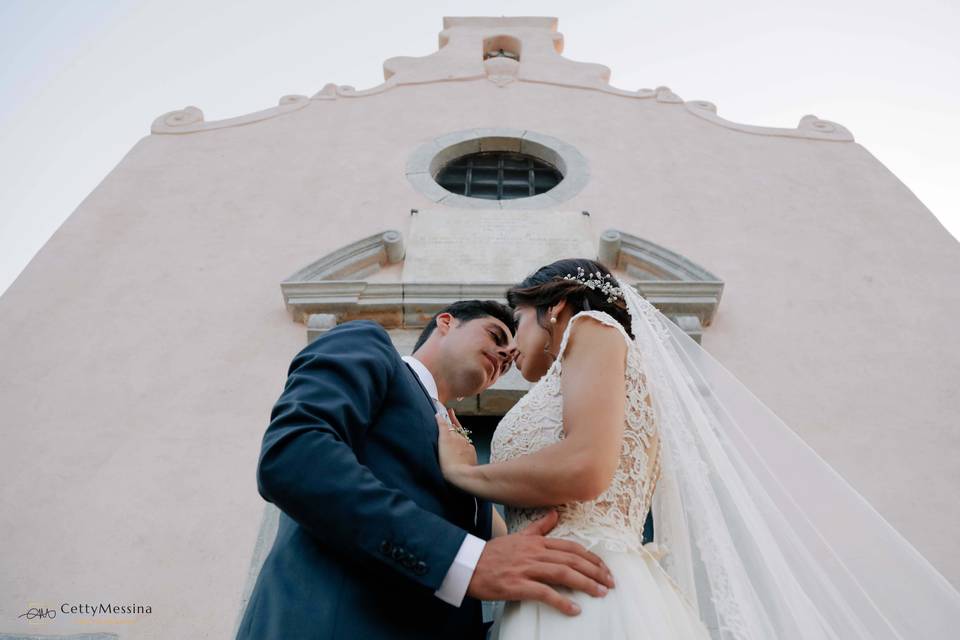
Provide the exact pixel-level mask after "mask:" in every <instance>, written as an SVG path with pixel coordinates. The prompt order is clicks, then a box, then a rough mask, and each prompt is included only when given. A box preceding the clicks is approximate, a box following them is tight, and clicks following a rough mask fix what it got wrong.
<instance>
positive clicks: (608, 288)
mask: <svg viewBox="0 0 960 640" xmlns="http://www.w3.org/2000/svg"><path fill="white" fill-rule="evenodd" d="M587 275H588V274H587V272H586V271H584V270H583V267H577V275H575V276H574V275H570V274H567V275H565V276H563V279H564V280H576V281H578V282H580V283H581V284H583V285H584V286H586V287H589V288H591V289H594V290H598V289H599V290H600V291H601V292H602V293H605V294H606V295H607V302H613V301H614V300H616V299H617V298H620V299H623V291H621V290H620V287H617V286H615V285H614V284H613V283H614V282H616V280H614V279H613V276H611V275H610V274H609V273H600V272H599V271H597V272H596V273H591V274H589V276H590V277H589V278H588V277H587Z"/></svg>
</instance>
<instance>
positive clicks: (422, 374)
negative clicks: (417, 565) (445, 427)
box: [403, 356, 486, 607]
mask: <svg viewBox="0 0 960 640" xmlns="http://www.w3.org/2000/svg"><path fill="white" fill-rule="evenodd" d="M403 361H404V362H406V363H407V364H408V365H410V368H411V369H413V372H414V373H416V374H417V377H418V378H420V382H421V384H423V388H424V389H426V390H427V394H429V395H430V399H431V400H433V405H434V407H435V408H436V409H437V412H438V413H440V414H441V415H443V416H444V417H446V415H447V410H446V408H445V407H444V406H443V405H442V404H441V403H440V400H438V399H437V382H436V380H434V379H433V374H432V373H430V370H429V369H427V367H426V366H424V364H423V363H422V362H420V361H419V360H417V359H416V358H414V357H413V356H403ZM474 509H476V503H474ZM476 518H477V514H476V512H474V522H476ZM484 545H486V542H485V541H484V540H483V539H481V538H478V537H477V536H475V535H471V534H469V533H468V534H467V537H466V538H464V539H463V543H462V544H461V545H460V550H459V551H457V556H456V557H455V558H454V559H453V564H452V565H450V568H449V569H448V570H447V575H446V576H444V578H443V582H442V583H440V588H439V589H437V590H436V591H434V592H433V595H435V596H437V597H438V598H440V599H441V600H443V601H444V602H446V603H448V604H452V605H453V606H455V607H459V606H460V605H461V604H462V603H463V597H464V596H465V595H466V594H467V587H469V586H470V579H471V578H473V571H474V569H476V568H477V562H478V561H479V560H480V554H481V553H483V547H484Z"/></svg>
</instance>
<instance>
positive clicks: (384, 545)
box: [380, 540, 393, 556]
mask: <svg viewBox="0 0 960 640" xmlns="http://www.w3.org/2000/svg"><path fill="white" fill-rule="evenodd" d="M391 551H393V545H392V544H390V543H389V542H387V541H386V540H384V541H383V542H381V543H380V553H382V554H383V555H385V556H388V555H390V552H391Z"/></svg>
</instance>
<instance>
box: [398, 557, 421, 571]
mask: <svg viewBox="0 0 960 640" xmlns="http://www.w3.org/2000/svg"><path fill="white" fill-rule="evenodd" d="M400 564H402V565H403V566H404V567H406V568H407V569H413V568H414V566H416V564H417V561H416V558H414V557H413V556H411V555H408V556H405V557H404V558H403V560H401V561H400Z"/></svg>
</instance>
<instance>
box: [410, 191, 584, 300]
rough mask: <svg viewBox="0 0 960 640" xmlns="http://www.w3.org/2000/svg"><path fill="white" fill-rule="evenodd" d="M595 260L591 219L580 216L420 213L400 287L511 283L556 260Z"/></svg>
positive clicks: (576, 213) (569, 213)
mask: <svg viewBox="0 0 960 640" xmlns="http://www.w3.org/2000/svg"><path fill="white" fill-rule="evenodd" d="M596 257H597V246H596V239H595V234H594V232H593V229H592V227H591V225H590V218H589V217H587V216H585V215H583V214H582V213H580V212H579V211H559V212H558V211H504V210H500V209H490V210H487V209H479V210H478V209H474V210H467V211H453V210H449V209H446V210H444V209H430V210H423V209H421V210H420V211H419V212H418V213H416V214H415V215H414V216H412V219H411V225H410V234H409V243H408V245H407V254H406V260H405V262H404V266H403V281H404V282H410V283H426V282H437V283H441V282H444V283H445V282H462V283H470V282H492V283H493V282H495V283H514V282H519V281H520V280H522V279H523V278H524V277H525V276H527V275H529V274H530V273H531V272H533V271H534V270H535V269H537V268H538V267H541V266H543V265H545V264H548V263H550V262H553V261H554V260H559V259H560V258H591V259H595V258H596Z"/></svg>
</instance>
